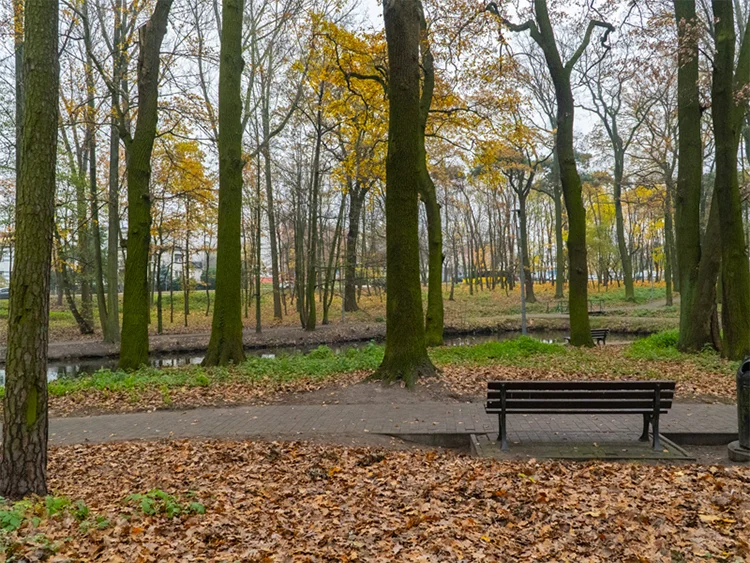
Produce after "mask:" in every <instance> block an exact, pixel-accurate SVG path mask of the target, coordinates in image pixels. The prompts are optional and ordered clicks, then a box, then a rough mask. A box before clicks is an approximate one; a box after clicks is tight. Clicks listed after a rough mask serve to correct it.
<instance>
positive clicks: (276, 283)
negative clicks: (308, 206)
mask: <svg viewBox="0 0 750 563" xmlns="http://www.w3.org/2000/svg"><path fill="white" fill-rule="evenodd" d="M268 66H269V68H270V67H271V57H270V56H269V61H268ZM269 74H270V73H269ZM269 88H270V84H269V85H268V86H266V87H265V89H266V95H265V96H264V98H263V108H262V109H263V111H262V114H263V115H262V122H263V147H262V151H261V152H262V153H263V158H264V160H265V176H266V207H267V209H268V232H269V239H270V242H271V280H272V283H273V317H274V318H275V319H280V318H281V314H282V313H281V286H280V280H279V247H278V241H277V240H276V237H277V233H276V213H275V211H274V201H273V181H272V178H271V114H270V112H271V109H270V107H269V104H270V103H271V102H270V100H269V99H268V98H269V96H270V92H268V89H269Z"/></svg>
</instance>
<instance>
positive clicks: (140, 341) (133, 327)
mask: <svg viewBox="0 0 750 563" xmlns="http://www.w3.org/2000/svg"><path fill="white" fill-rule="evenodd" d="M171 7H172V0H157V3H156V7H155V8H154V13H153V14H152V15H151V18H150V19H149V20H148V21H147V22H146V23H145V24H144V25H143V26H142V27H141V28H140V29H139V30H138V31H139V39H140V53H139V54H138V119H137V121H136V125H135V133H134V134H133V136H132V138H131V137H130V136H126V137H125V146H126V148H127V151H128V165H127V177H128V240H127V253H128V254H127V258H126V261H125V290H124V294H123V303H122V341H121V345H120V368H122V369H136V368H138V367H139V366H141V365H143V364H146V363H147V362H148V322H149V305H150V302H149V291H148V258H149V245H150V242H151V196H150V193H149V184H150V182H151V152H152V151H153V148H154V139H155V138H156V125H157V122H158V117H159V116H158V109H159V54H160V51H161V44H162V41H163V40H164V36H165V35H166V33H167V20H168V18H169V10H170V8H171ZM123 132H125V131H123V128H122V127H121V128H120V134H121V136H122V134H123Z"/></svg>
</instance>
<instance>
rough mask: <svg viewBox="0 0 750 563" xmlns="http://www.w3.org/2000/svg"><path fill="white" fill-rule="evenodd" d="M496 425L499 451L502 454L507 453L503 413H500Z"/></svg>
mask: <svg viewBox="0 0 750 563" xmlns="http://www.w3.org/2000/svg"><path fill="white" fill-rule="evenodd" d="M497 418H498V423H499V425H500V433H499V435H498V437H497V439H498V440H499V441H500V449H501V450H503V451H504V452H507V451H508V430H507V428H506V426H505V413H500V414H499V415H498V416H497Z"/></svg>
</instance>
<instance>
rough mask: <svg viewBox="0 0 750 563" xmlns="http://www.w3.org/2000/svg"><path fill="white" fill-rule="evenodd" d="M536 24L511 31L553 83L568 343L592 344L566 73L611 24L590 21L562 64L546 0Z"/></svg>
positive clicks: (539, 4)
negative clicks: (537, 55)
mask: <svg viewBox="0 0 750 563" xmlns="http://www.w3.org/2000/svg"><path fill="white" fill-rule="evenodd" d="M534 12H535V15H536V24H537V25H538V28H537V27H536V25H534V23H533V22H530V24H527V25H521V26H512V27H511V29H513V30H515V31H523V30H527V29H528V30H529V31H530V32H531V37H532V39H534V41H536V43H537V44H538V45H539V46H540V47H541V49H542V51H543V52H544V58H545V60H546V62H547V67H548V69H549V72H550V76H551V77H552V82H553V84H554V86H555V97H556V100H557V135H556V136H555V148H556V150H557V157H558V162H559V167H560V181H561V184H562V191H563V195H564V198H565V207H566V210H567V212H568V262H569V265H570V267H569V277H570V282H569V291H568V294H569V295H568V302H569V306H568V310H569V314H570V343H571V344H572V345H573V346H593V345H594V343H593V341H592V339H591V325H590V324H589V314H588V262H587V257H586V210H585V208H584V206H583V200H582V198H581V178H580V176H579V175H578V169H577V167H576V161H575V150H574V147H573V120H574V110H575V105H574V102H573V92H572V89H571V84H570V75H571V72H572V70H573V67H574V66H575V64H576V62H577V61H578V59H579V58H580V56H581V55H582V54H583V51H584V50H585V49H586V47H587V45H588V42H589V41H590V39H591V33H592V30H593V28H594V27H596V26H600V27H604V28H606V29H607V33H609V32H611V31H612V30H613V29H614V28H613V27H612V26H611V25H609V24H604V23H602V22H596V21H593V20H592V21H590V22H589V26H588V29H587V31H586V35H585V37H584V39H583V42H582V43H581V45H580V46H579V48H578V49H577V50H576V51H575V53H574V54H573V55H572V57H571V59H570V60H568V62H567V63H565V64H563V62H562V59H561V58H560V53H559V51H558V49H557V43H556V40H555V34H554V31H553V29H552V23H551V22H550V18H549V12H548V9H547V1H546V0H534Z"/></svg>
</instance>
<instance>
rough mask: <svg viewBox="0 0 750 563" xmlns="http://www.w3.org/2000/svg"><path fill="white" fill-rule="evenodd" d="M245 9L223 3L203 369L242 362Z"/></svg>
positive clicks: (236, 0)
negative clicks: (214, 227) (212, 273)
mask: <svg viewBox="0 0 750 563" xmlns="http://www.w3.org/2000/svg"><path fill="white" fill-rule="evenodd" d="M242 4H243V0H223V1H222V7H221V14H222V19H221V22H222V23H221V53H220V63H219V226H218V236H217V240H216V294H215V301H214V316H213V323H212V325H211V339H210V341H209V343H208V350H207V351H206V356H205V358H204V359H203V365H204V366H217V365H222V366H223V365H227V364H229V363H235V364H237V363H240V362H242V361H243V360H244V359H245V351H244V348H243V345H242V168H243V165H244V162H243V160H242V99H241V94H240V91H241V88H242V85H241V79H242V68H243V66H244V62H243V60H242V13H243V10H242Z"/></svg>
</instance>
